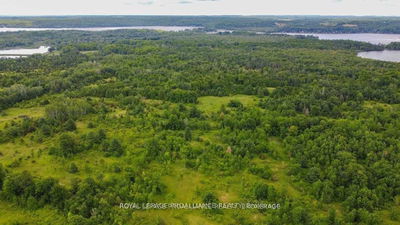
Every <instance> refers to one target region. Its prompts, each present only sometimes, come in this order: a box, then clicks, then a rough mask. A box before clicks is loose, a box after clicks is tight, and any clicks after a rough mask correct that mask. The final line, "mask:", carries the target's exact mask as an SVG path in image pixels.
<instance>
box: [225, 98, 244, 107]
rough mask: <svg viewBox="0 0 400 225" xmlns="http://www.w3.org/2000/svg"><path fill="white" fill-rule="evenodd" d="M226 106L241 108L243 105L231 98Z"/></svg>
mask: <svg viewBox="0 0 400 225" xmlns="http://www.w3.org/2000/svg"><path fill="white" fill-rule="evenodd" d="M228 106H229V107H232V108H241V107H243V104H242V103H241V102H240V101H238V100H231V101H230V102H229V103H228Z"/></svg>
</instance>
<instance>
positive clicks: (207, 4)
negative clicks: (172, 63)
mask: <svg viewBox="0 0 400 225" xmlns="http://www.w3.org/2000/svg"><path fill="white" fill-rule="evenodd" d="M103 14H107V15H380V16H400V0H107V1H106V0H0V15H103Z"/></svg>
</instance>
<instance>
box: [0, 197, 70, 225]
mask: <svg viewBox="0 0 400 225" xmlns="http://www.w3.org/2000/svg"><path fill="white" fill-rule="evenodd" d="M0 215H1V216H0V224H2V225H14V224H29V225H39V224H40V225H42V224H66V221H65V218H64V217H63V216H61V215H60V214H58V213H57V211H56V210H54V209H48V208H44V209H39V210H33V211H32V210H24V209H21V208H19V207H17V206H14V205H13V204H10V203H7V202H3V201H0ZM16 222H18V223H16Z"/></svg>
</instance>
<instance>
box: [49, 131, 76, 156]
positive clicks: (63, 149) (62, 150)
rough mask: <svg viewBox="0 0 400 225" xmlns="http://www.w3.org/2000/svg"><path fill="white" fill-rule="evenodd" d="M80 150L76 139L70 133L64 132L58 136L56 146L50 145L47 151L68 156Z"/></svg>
mask: <svg viewBox="0 0 400 225" xmlns="http://www.w3.org/2000/svg"><path fill="white" fill-rule="evenodd" d="M81 150H82V147H81V146H80V145H79V143H78V142H77V139H76V138H75V137H74V136H72V135H70V134H66V133H64V134H62V135H61V136H60V137H59V138H58V146H54V147H51V148H50V151H49V153H50V154H54V155H58V156H62V157H70V156H73V155H75V154H76V153H78V152H80V151H81Z"/></svg>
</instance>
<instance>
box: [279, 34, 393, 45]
mask: <svg viewBox="0 0 400 225" xmlns="http://www.w3.org/2000/svg"><path fill="white" fill-rule="evenodd" d="M275 34H287V35H304V36H314V37H318V38H319V39H321V40H352V41H361V42H368V43H371V44H375V45H382V44H383V45H386V44H389V43H391V42H400V34H372V33H357V34H320V33H275Z"/></svg>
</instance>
